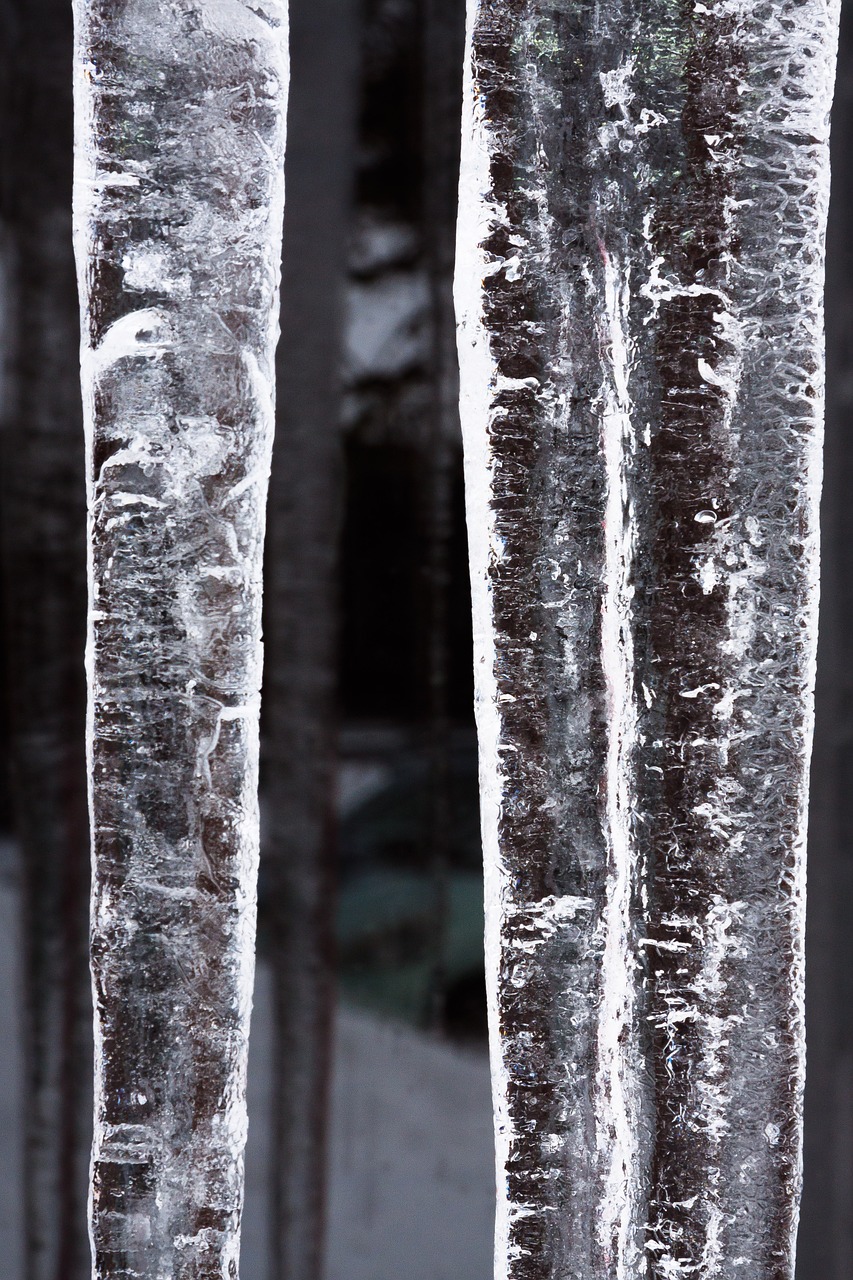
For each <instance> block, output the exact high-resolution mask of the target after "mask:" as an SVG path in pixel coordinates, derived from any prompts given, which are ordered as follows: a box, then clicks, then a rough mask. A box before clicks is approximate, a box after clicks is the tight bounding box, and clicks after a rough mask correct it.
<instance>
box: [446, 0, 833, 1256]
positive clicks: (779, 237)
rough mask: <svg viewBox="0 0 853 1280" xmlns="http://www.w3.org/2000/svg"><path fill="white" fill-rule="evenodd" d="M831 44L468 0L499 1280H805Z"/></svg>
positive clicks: (828, 0) (465, 219)
mask: <svg viewBox="0 0 853 1280" xmlns="http://www.w3.org/2000/svg"><path fill="white" fill-rule="evenodd" d="M635 13H636V16H634V14H635ZM837 18H838V11H837V4H836V3H835V0H807V2H806V3H797V2H796V0H776V2H775V3H767V4H759V5H752V4H747V3H745V0H722V2H719V3H713V4H711V3H709V4H708V5H705V4H699V3H696V4H695V5H693V6H691V7H687V8H685V7H683V6H682V7H681V8H678V7H673V6H672V5H671V4H670V3H669V2H668V0H651V2H650V3H649V4H644V5H643V6H641V7H640V9H639V10H634V9H633V8H632V7H631V6H628V5H624V6H622V5H621V4H620V3H619V0H604V3H601V4H598V3H596V4H592V3H587V2H586V0H582V3H580V4H572V5H567V4H563V3H560V4H559V5H557V6H556V7H554V6H551V7H550V8H548V7H541V6H539V5H537V4H536V3H534V0H498V3H497V4H488V5H487V4H486V3H484V2H483V3H478V0H472V5H471V10H470V14H469V46H468V55H467V89H466V107H465V120H464V128H463V161H462V176H461V213H460V224H459V256H458V265H457V283H456V292H457V310H458V315H459V319H460V331H459V351H460V360H461V366H462V417H463V430H464V434H465V445H466V469H467V486H468V505H469V526H470V534H471V545H472V577H473V588H474V607H475V638H476V639H475V643H476V670H477V677H478V693H477V705H478V721H479V734H480V743H481V760H482V764H481V780H482V802H483V830H484V843H485V855H486V903H487V968H488V981H489V998H490V1017H491V1037H492V1058H493V1068H494V1095H495V1108H496V1131H497V1159H498V1200H499V1205H498V1227H497V1262H496V1275H497V1276H498V1277H505V1276H506V1277H512V1278H513V1280H533V1278H534V1277H554V1276H557V1275H559V1276H565V1277H570V1276H571V1277H576V1278H577V1280H581V1278H583V1280H589V1278H590V1277H592V1276H601V1277H604V1276H608V1277H614V1278H616V1277H624V1278H627V1277H629V1276H631V1277H633V1276H638V1275H644V1274H645V1275H650V1276H655V1277H660V1278H661V1280H663V1278H664V1277H666V1278H671V1277H676V1276H690V1275H697V1276H702V1277H703V1280H713V1278H714V1277H724V1276H725V1277H726V1278H727V1280H729V1278H730V1277H732V1276H736V1275H739V1274H743V1275H744V1276H747V1275H748V1276H749V1277H750V1280H758V1278H759V1277H766V1278H767V1280H770V1278H771V1277H773V1280H777V1278H778V1277H782V1276H790V1275H791V1274H792V1269H793V1247H794V1236H795V1229H796V1219H797V1206H798V1198H799V1187H800V1112H801V1092H802V1076H803V1019H802V976H803V975H802V968H803V957H802V938H803V920H802V912H803V891H804V865H803V852H804V839H805V814H806V766H807V761H808V756H809V749H810V739H811V722H812V685H813V674H814V654H815V630H816V601H817V500H818V491H819V484H820V439H821V419H822V397H823V387H822V379H823V353H822V311H821V306H822V303H821V292H822V282H823V237H824V226H825V218H826V205H827V197H828V189H829V183H828V171H827V136H828V111H829V105H830V97H831V89H832V78H833V69H834V68H833V63H834V56H835V40H836V27H837Z"/></svg>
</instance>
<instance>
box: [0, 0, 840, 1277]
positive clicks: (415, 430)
mask: <svg viewBox="0 0 853 1280" xmlns="http://www.w3.org/2000/svg"><path fill="white" fill-rule="evenodd" d="M463 23H464V14H463V11H462V5H461V0H362V2H361V3H359V2H358V0H293V4H292V28H293V32H292V56H293V81H292V88H291V95H292V96H291V109H290V121H289V142H288V158H287V186H288V204H287V212H286V218H285V252H284V270H283V286H284V287H283V299H284V302H283V312H282V341H281V345H280V349H279V359H278V366H279V367H278V381H279V395H278V411H277V412H278V428H277V430H278V435H277V447H276V458H275V463H274V471H273V477H272V484H271V493H270V519H269V537H268V553H267V594H266V604H265V610H266V614H265V636H266V675H265V691H264V712H263V725H262V746H263V752H262V778H261V797H262V830H263V856H262V869H261V886H260V894H261V898H260V928H259V956H260V959H261V964H262V970H263V972H264V973H265V974H267V975H268V981H269V992H270V995H269V1002H268V1005H269V1007H268V1012H267V1014H266V1015H265V1016H267V1017H268V1021H269V1025H270V1031H269V1037H270V1044H271V1049H270V1060H271V1062H272V1063H273V1064H274V1066H273V1067H272V1068H271V1069H270V1079H271V1083H270V1086H269V1090H268V1099H267V1105H268V1107H269V1134H270V1138H269V1142H270V1150H271V1152H272V1154H271V1155H270V1157H269V1158H268V1162H267V1170H266V1173H265V1174H264V1178H265V1180H266V1192H265V1196H266V1199H265V1204H266V1217H267V1220H268V1221H267V1226H266V1228H265V1230H266V1233H267V1237H266V1239H267V1243H266V1246H265V1249H266V1252H267V1256H268V1267H267V1271H268V1274H269V1275H270V1277H272V1276H276V1277H277V1278H280V1280H284V1277H287V1280H316V1277H318V1276H319V1274H320V1272H321V1262H320V1256H321V1242H322V1239H323V1233H324V1226H323V1223H324V1217H326V1216H328V1215H327V1213H326V1208H327V1201H328V1194H327V1183H328V1179H327V1177H326V1173H325V1171H324V1159H323V1151H324V1149H325V1148H324V1144H325V1143H326V1141H327V1139H328V1130H329V1104H328V1102H327V1097H328V1088H327V1085H328V1080H329V1078H330V1075H331V1074H332V1073H333V1066H334V1064H333V1053H334V1051H333V1047H332V1046H333V1041H332V1038H331V1027H332V1010H333V1007H334V1004H335V1001H336V999H337V998H338V996H340V998H341V999H342V1001H343V1002H345V1003H347V1004H349V1005H350V1006H352V1007H354V1008H356V1009H358V1010H361V1011H362V1014H363V1015H364V1017H366V1018H368V1019H370V1018H373V1019H376V1025H377V1026H378V1025H379V1023H380V1021H382V1020H385V1021H390V1022H391V1023H397V1024H398V1025H401V1026H407V1027H408V1028H409V1029H410V1030H411V1031H412V1033H413V1035H414V1036H415V1038H414V1039H412V1040H409V1041H407V1042H406V1043H407V1044H409V1045H416V1044H418V1043H421V1041H420V1040H418V1039H417V1037H418V1036H421V1037H422V1042H423V1044H424V1045H425V1046H427V1047H426V1048H425V1049H424V1058H423V1061H424V1064H425V1065H424V1070H425V1071H427V1070H429V1069H430V1068H429V1063H430V1062H431V1061H433V1059H431V1058H430V1056H429V1055H430V1054H431V1053H432V1052H433V1050H435V1048H436V1046H437V1045H447V1046H448V1053H449V1054H450V1055H451V1056H450V1057H448V1058H447V1062H448V1063H453V1062H457V1061H458V1062H460V1063H461V1062H465V1061H468V1059H466V1058H465V1054H468V1055H470V1058H471V1060H472V1061H473V1060H476V1061H478V1062H480V1063H482V1057H483V1054H484V1051H485V1050H484V1044H485V1039H484V1037H485V1012H484V988H483V964H482V957H481V950H482V944H481V936H482V908H481V903H480V898H481V873H480V868H479V857H480V854H479V838H478V816H477V781H476V751H475V740H474V728H473V720H472V710H471V707H472V679H471V658H470V647H471V635H470V620H469V600H468V579H467V563H466V546H465V530H464V512H463V492H462V470H461V446H460V439H459V426H458V420H457V416H456V408H455V401H456V373H455V363H454V354H453V342H454V334H453V314H452V302H451V280H452V258H453V238H454V217H455V184H456V168H457V163H458V134H459V110H460V107H459V102H460V95H461V84H460V79H461V65H462V29H463ZM70 50H71V21H70V4H69V3H68V2H67V0H0V93H2V104H1V109H0V143H2V152H0V200H2V205H0V294H1V295H2V296H0V341H2V352H3V368H2V381H0V396H2V402H0V424H2V435H0V444H2V453H0V462H2V509H0V531H2V551H3V559H2V572H3V578H2V588H3V590H2V602H3V628H2V632H0V635H2V646H3V650H2V663H3V666H2V672H3V677H2V679H3V695H4V696H3V698H2V703H0V714H2V721H0V747H2V753H3V757H4V769H3V771H2V774H0V830H2V837H3V843H2V844H0V850H2V858H0V879H2V878H5V879H4V881H3V882H4V883H6V884H8V885H9V886H10V893H12V894H13V898H14V903H15V909H16V910H19V912H20V922H21V923H20V930H19V934H18V935H16V936H17V937H18V938H19V944H18V952H19V956H18V971H19V974H20V1002H19V1008H20V1019H19V1020H20V1026H21V1046H22V1056H21V1069H20V1073H19V1074H20V1080H19V1082H18V1086H17V1087H19V1088H20V1090H21V1096H20V1099H19V1101H18V1102H17V1103H16V1108H17V1112H18V1125H19V1128H20V1131H21V1132H20V1135H19V1137H15V1138H14V1140H15V1141H18V1140H19V1139H20V1143H21V1144H23V1145H22V1149H23V1152H24V1155H23V1163H22V1173H21V1177H20V1179H19V1183H20V1187H21V1190H20V1204H19V1205H16V1206H14V1209H13V1216H14V1217H16V1218H18V1219H19V1220H20V1223H21V1224H22V1230H21V1234H22V1236H23V1237H24V1242H25V1243H24V1246H23V1252H24V1256H25V1258H26V1259H28V1267H29V1270H28V1271H27V1273H26V1274H27V1275H28V1280H36V1277H38V1280H77V1277H81V1280H82V1277H83V1276H85V1275H87V1273H88V1267H87V1262H86V1253H87V1245H86V1240H85V1203H84V1202H85V1163H86V1149H87V1145H88V1125H89V1119H88V1115H89V1110H90V1090H91V1083H90V1073H91V1068H90V1059H91V1047H90V1043H89V1019H90V1009H89V1003H88V1001H89V996H88V979H87V976H86V959H85V950H86V909H87V901H86V895H87V874H88V871H87V860H88V843H87V840H88V837H87V830H86V817H85V766H84V757H83V725H84V706H85V690H84V683H83V668H82V648H83V638H84V633H85V552H84V530H85V514H84V493H83V456H82V427H81V422H80V405H79V392H78V389H77V301H76V292H75V285H74V269H73V260H72V256H71V224H70V205H71V99H70V83H71V77H70V59H71V52H70ZM828 264H829V265H828V277H827V295H826V296H827V352H828V412H827V439H826V482H825V490H824V501H823V525H824V533H823V557H824V567H823V588H822V591H823V596H822V605H821V634H820V652H819V667H818V692H817V730H816V740H815V750H814V768H813V785H812V811H811V825H810V850H809V859H810V861H809V916H808V938H807V952H808V962H809V967H808V979H807V1022H808V1035H809V1075H808V1086H807V1109H806V1129H805V1133H806V1143H805V1163H806V1175H805V1196H804V1201H803V1218H802V1226H801V1233H800V1254H799V1263H798V1277H799V1278H800V1280H818V1278H820V1280H849V1278H850V1277H853V928H851V922H853V502H851V501H850V499H849V495H850V494H851V493H853V430H851V415H853V2H851V0H845V4H844V9H843V20H842V34H841V59H840V64H839V75H838V87H837V94H836V106H835V112H834V118H833V188H832V204H831V213H830V228H829V248H828ZM10 900H11V899H10ZM11 945H12V940H11V939H7V946H11ZM259 1016H260V1015H259ZM264 1025H266V1024H264ZM365 1025H368V1024H365ZM370 1025H372V1024H370ZM412 1052H413V1053H416V1052H417V1051H416V1050H412ZM453 1053H456V1054H457V1058H454V1057H453V1056H452V1054H453ZM436 1061H437V1059H436ZM461 1069H462V1068H460V1070H461ZM466 1069H467V1068H466ZM482 1078H483V1080H484V1092H483V1099H482V1106H483V1109H484V1112H485V1111H486V1110H487V1109H488V1106H489V1103H488V1098H487V1096H486V1086H485V1079H486V1077H485V1073H483V1076H482ZM400 1140H401V1142H402V1141H403V1140H404V1139H403V1136H402V1135H401V1139H400ZM7 1141H9V1142H11V1141H12V1137H9V1138H8V1139H7ZM432 1176H433V1174H432V1173H431V1172H430V1170H429V1169H428V1168H426V1166H425V1169H424V1178H425V1180H427V1179H428V1178H429V1177H432ZM483 1179H484V1186H485V1187H486V1191H485V1194H486V1195H489V1194H490V1179H491V1170H490V1169H489V1167H488V1165H484V1166H483ZM459 1203H460V1210H459V1212H460V1213H463V1212H465V1208H464V1203H465V1202H464V1201H463V1200H462V1199H460V1201H459ZM422 1210H423V1203H420V1204H419V1202H418V1200H417V1199H415V1200H413V1202H412V1204H411V1214H412V1215H413V1216H416V1215H418V1214H419V1213H420V1212H422ZM2 1216H3V1215H2V1214H0V1219H2ZM332 1216H334V1215H332ZM461 1230H462V1231H463V1233H464V1224H462V1228H461ZM381 1250H382V1242H381V1240H377V1256H379V1254H380V1253H381ZM442 1265H443V1266H445V1267H446V1268H447V1271H446V1274H447V1275H453V1276H458V1277H459V1280H485V1275H486V1274H487V1270H483V1271H482V1272H478V1273H477V1274H476V1275H474V1274H470V1275H469V1274H468V1273H467V1272H465V1270H464V1266H465V1264H464V1262H463V1260H462V1259H461V1258H460V1260H459V1264H458V1265H457V1264H455V1263H454V1261H453V1258H452V1257H451V1258H446V1257H445V1258H444V1260H443V1263H442ZM460 1268H461V1269H460ZM21 1274H24V1273H23V1272H22V1273H21ZM376 1274H377V1276H380V1275H381V1274H382V1273H381V1268H380V1267H379V1266H377V1271H376ZM423 1274H424V1275H426V1274H428V1272H427V1271H424V1272H423ZM434 1274H435V1277H436V1280H439V1277H441V1276H443V1275H444V1274H445V1271H444V1270H442V1269H441V1267H440V1266H439V1265H438V1264H437V1265H436V1270H435V1273H434ZM247 1276H248V1269H247ZM12 1280H16V1277H12ZM330 1280H337V1278H336V1277H334V1276H332V1277H331V1278H330ZM341 1280H343V1277H341Z"/></svg>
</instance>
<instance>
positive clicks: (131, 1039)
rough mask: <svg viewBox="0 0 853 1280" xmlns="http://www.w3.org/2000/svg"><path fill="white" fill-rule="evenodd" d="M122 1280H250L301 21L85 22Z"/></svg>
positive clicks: (193, 3)
mask: <svg viewBox="0 0 853 1280" xmlns="http://www.w3.org/2000/svg"><path fill="white" fill-rule="evenodd" d="M75 8H76V15H75V16H76V66H75V74H76V86H75V95H76V96H75V110H76V171H75V248H76V253H77V262H78V272H79V279H80V288H81V298H82V303H83V340H82V379H83V397H84V410H85V419H86V429H87V436H88V440H87V444H88V485H89V522H90V524H89V527H90V557H91V558H90V589H91V600H90V605H91V613H90V634H89V647H88V657H87V661H88V672H89V683H90V706H89V714H90V734H89V750H90V771H91V814H92V826H93V835H94V885H93V906H92V910H93V915H92V968H93V976H94V986H95V1003H96V1012H95V1039H96V1088H95V1092H96V1097H95V1112H96V1114H95V1143H94V1158H93V1187H92V1234H93V1242H94V1250H95V1275H96V1277H103V1278H104V1280H106V1278H107V1277H109V1278H110V1280H113V1278H114V1277H119V1276H120V1277H143V1276H144V1277H146V1278H148V1277H150V1278H151V1280H155V1278H156V1280H182V1278H184V1277H187V1278H188V1277H193V1280H212V1278H213V1277H216V1278H217V1280H218V1278H219V1277H228V1278H229V1280H232V1278H233V1277H236V1275H237V1257H238V1241H239V1222H240V1212H241V1203H242V1182H243V1147H244V1143H245V1137H246V1107H245V1073H246V1048H247V1035H248V1021H249V1011H250V1006H251V991H252V977H253V965H254V960H253V946H254V931H255V879H256V870H257V849H258V813H257V798H256V791H257V754H258V705H259V703H258V691H259V685H260V675H261V647H260V607H261V552H262V544H263V524H264V504H265V498H266V488H267V478H268V473H269V465H270V449H271V443H272V432H273V350H274V344H275V339H276V335H277V323H278V319H277V301H278V283H279V271H280V256H281V254H280V251H281V224H282V208H283V152H284V120H285V97H286V85H287V43H286V41H287V34H286V10H285V5H284V3H283V0H254V2H253V3H252V4H251V5H250V4H249V3H247V2H244V0H204V2H199V0H76V6H75Z"/></svg>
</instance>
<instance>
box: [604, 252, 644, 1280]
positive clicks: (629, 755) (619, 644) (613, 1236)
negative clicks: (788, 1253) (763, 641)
mask: <svg viewBox="0 0 853 1280" xmlns="http://www.w3.org/2000/svg"><path fill="white" fill-rule="evenodd" d="M621 276H622V270H620V265H619V264H618V263H617V262H614V261H613V260H612V259H611V258H608V260H607V262H606V263H605V268H604V300H603V301H604V305H603V316H602V346H603V349H604V351H605V352H606V356H605V360H606V362H607V365H608V366H609V367H608V370H607V372H608V374H609V377H608V378H607V381H606V383H605V386H604V388H603V390H602V400H603V404H602V465H603V468H604V473H605V495H606V496H605V508H604V536H605V553H604V592H603V598H602V625H601V666H602V672H603V675H604V679H605V682H606V688H607V698H608V708H607V711H608V722H607V728H606V732H607V757H606V762H605V779H604V786H605V794H606V801H605V812H606V829H607V844H608V857H609V861H610V867H609V869H608V883H607V889H606V895H605V904H604V913H603V927H604V931H605V941H604V950H603V955H602V961H601V964H602V1003H601V1013H600V1017H599V1037H600V1040H599V1050H598V1053H599V1063H598V1092H599V1099H598V1101H599V1106H600V1108H601V1115H600V1117H599V1139H598V1140H599V1142H600V1143H601V1141H602V1139H604V1141H605V1170H604V1174H603V1177H604V1180H605V1187H606V1190H605V1193H604V1199H603V1203H602V1207H601V1218H600V1222H599V1224H598V1232H599V1240H600V1244H601V1248H602V1253H603V1255H604V1256H605V1257H609V1258H611V1259H612V1261H611V1265H612V1267H613V1275H614V1276H615V1277H618V1280H627V1277H628V1276H631V1275H633V1274H635V1273H636V1266H637V1262H638V1260H639V1259H638V1254H637V1248H636V1218H635V1215H636V1212H637V1207H638V1206H637V1194H638V1189H637V1187H636V1174H637V1157H638V1134H637V1130H638V1117H637V1114H636V1113H637V1097H638V1093H639V1090H640V1088H641V1082H640V1075H639V1071H638V1066H639V1064H638V1061H637V1058H636V1052H635V1046H634V1044H633V1043H632V1036H633V1031H632V1028H633V1024H634V1022H635V1019H636V1011H635V1009H634V1007H633V1006H634V1002H635V998H636V997H635V991H634V970H635V968H636V961H635V957H634V954H633V936H632V935H633V927H632V900H633V896H634V890H635V879H636V854H635V848H634V841H633V838H632V834H633V833H632V819H633V798H632V793H633V787H632V768H633V753H634V750H635V746H636V717H635V715H634V706H633V703H634V655H633V637H632V631H631V598H632V594H633V593H632V589H631V577H632V574H633V555H634V541H635V520H634V513H633V511H632V509H631V506H630V502H629V497H628V485H627V471H628V467H629V465H630V452H631V448H632V437H633V430H632V426H631V421H630V416H629V407H630V399H629V392H628V371H629V355H628V349H627V333H626V329H627V309H628V299H629V288H628V281H627V279H622V278H620V277H621ZM607 1148H609V1150H607ZM614 1246H615V1247H614Z"/></svg>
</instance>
